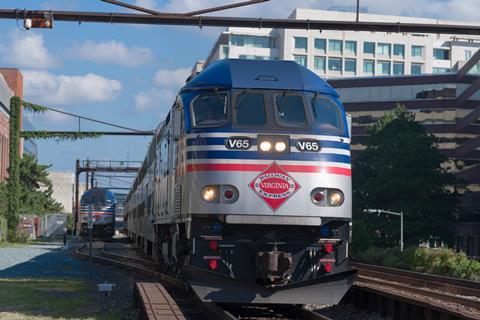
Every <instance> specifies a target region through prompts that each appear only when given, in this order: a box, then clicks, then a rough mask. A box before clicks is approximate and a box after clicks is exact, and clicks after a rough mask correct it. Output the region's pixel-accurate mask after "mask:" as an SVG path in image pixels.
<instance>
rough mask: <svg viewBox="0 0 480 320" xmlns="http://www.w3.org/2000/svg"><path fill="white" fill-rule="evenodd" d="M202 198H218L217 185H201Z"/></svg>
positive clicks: (211, 199) (208, 199) (206, 199)
mask: <svg viewBox="0 0 480 320" xmlns="http://www.w3.org/2000/svg"><path fill="white" fill-rule="evenodd" d="M202 199H203V200H204V201H206V202H213V201H216V200H217V199H218V186H206V187H203V189H202Z"/></svg>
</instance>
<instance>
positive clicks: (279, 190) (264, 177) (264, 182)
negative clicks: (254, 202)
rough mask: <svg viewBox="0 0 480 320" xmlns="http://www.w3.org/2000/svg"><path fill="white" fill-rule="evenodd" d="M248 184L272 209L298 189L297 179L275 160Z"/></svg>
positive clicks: (279, 205)
mask: <svg viewBox="0 0 480 320" xmlns="http://www.w3.org/2000/svg"><path fill="white" fill-rule="evenodd" d="M249 186H250V188H251V189H252V190H253V191H254V192H255V193H256V194H257V195H258V196H259V197H260V198H261V199H262V200H263V201H264V202H265V203H266V204H267V205H268V206H269V207H270V208H271V209H272V210H273V211H277V209H278V208H280V207H281V206H282V205H283V204H284V203H285V201H287V200H288V199H289V198H290V197H291V196H293V195H294V194H295V192H297V191H298V189H300V185H299V184H298V183H297V181H295V179H293V178H292V176H291V175H289V174H288V172H287V171H285V170H284V169H283V168H282V167H280V166H279V165H278V164H277V163H276V162H273V163H272V164H271V165H270V166H269V167H268V168H266V169H265V170H263V171H262V173H260V174H259V175H258V176H256V177H255V179H253V181H252V182H250V184H249Z"/></svg>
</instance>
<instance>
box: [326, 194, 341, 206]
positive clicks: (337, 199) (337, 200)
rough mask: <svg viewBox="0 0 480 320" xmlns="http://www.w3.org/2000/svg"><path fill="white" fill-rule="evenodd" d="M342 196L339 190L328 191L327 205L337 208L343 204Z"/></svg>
mask: <svg viewBox="0 0 480 320" xmlns="http://www.w3.org/2000/svg"><path fill="white" fill-rule="evenodd" d="M343 200H344V196H343V192H342V191H340V190H329V191H328V205H330V206H332V207H338V206H341V205H342V204H343Z"/></svg>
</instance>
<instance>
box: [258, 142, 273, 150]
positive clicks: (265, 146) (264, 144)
mask: <svg viewBox="0 0 480 320" xmlns="http://www.w3.org/2000/svg"><path fill="white" fill-rule="evenodd" d="M270 149H272V144H271V143H270V142H268V141H262V143H260V150H262V151H265V152H267V151H270Z"/></svg>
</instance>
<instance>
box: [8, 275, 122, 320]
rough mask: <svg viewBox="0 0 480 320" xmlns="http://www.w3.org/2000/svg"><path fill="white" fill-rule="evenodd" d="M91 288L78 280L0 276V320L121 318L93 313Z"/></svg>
mask: <svg viewBox="0 0 480 320" xmlns="http://www.w3.org/2000/svg"><path fill="white" fill-rule="evenodd" d="M93 290H95V288H92V286H91V285H90V284H89V283H86V282H84V281H82V280H63V279H41V280H39V279H1V278H0V320H7V319H8V320H54V319H55V320H59V319H82V320H87V319H92V320H97V319H98V320H110V319H112V320H113V319H119V318H121V317H120V315H118V314H97V313H99V312H98V311H99V310H97V308H98V306H96V303H95V302H96V301H95V297H94V295H93Z"/></svg>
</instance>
